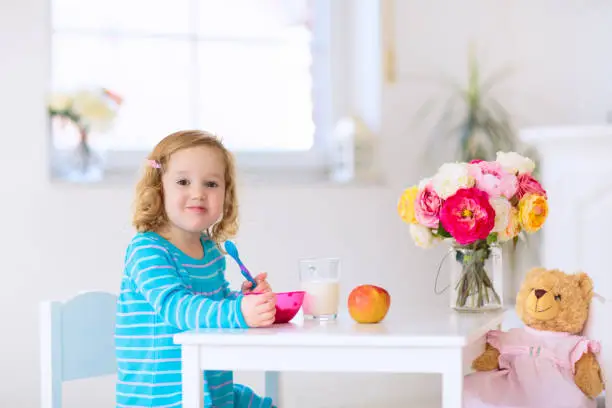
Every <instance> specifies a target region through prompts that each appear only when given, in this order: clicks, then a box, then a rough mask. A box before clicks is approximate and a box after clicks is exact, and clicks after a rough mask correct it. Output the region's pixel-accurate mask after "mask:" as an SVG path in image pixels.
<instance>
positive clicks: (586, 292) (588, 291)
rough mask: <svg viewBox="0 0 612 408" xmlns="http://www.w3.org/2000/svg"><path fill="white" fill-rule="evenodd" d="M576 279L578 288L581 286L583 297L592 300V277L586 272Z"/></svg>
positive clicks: (579, 273)
mask: <svg viewBox="0 0 612 408" xmlns="http://www.w3.org/2000/svg"><path fill="white" fill-rule="evenodd" d="M574 279H576V280H577V281H578V286H580V290H581V291H582V296H584V298H585V299H587V300H591V298H592V297H593V280H592V279H591V277H590V276H589V275H587V274H586V273H585V272H578V273H577V274H576V275H575V278H574Z"/></svg>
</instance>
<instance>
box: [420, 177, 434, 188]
mask: <svg viewBox="0 0 612 408" xmlns="http://www.w3.org/2000/svg"><path fill="white" fill-rule="evenodd" d="M429 183H431V177H426V178H424V179H422V180H421V181H419V190H423V189H424V188H425V187H427V185H428V184H429Z"/></svg>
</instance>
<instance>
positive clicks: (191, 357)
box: [181, 345, 204, 408]
mask: <svg viewBox="0 0 612 408" xmlns="http://www.w3.org/2000/svg"><path fill="white" fill-rule="evenodd" d="M181 353H182V356H181V359H182V365H183V367H182V375H183V408H203V407H204V395H203V393H204V378H203V373H202V369H200V348H199V347H198V346H197V345H183V346H182V351H181Z"/></svg>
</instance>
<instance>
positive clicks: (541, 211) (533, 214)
mask: <svg viewBox="0 0 612 408" xmlns="http://www.w3.org/2000/svg"><path fill="white" fill-rule="evenodd" d="M546 217H548V201H546V198H545V197H544V196H542V195H539V194H527V195H525V196H523V198H521V201H519V219H520V220H521V226H522V227H523V229H524V230H525V231H527V232H530V233H532V232H536V231H538V230H539V229H540V228H542V225H543V224H544V221H546Z"/></svg>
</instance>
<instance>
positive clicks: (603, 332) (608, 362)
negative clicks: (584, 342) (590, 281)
mask: <svg viewBox="0 0 612 408" xmlns="http://www.w3.org/2000/svg"><path fill="white" fill-rule="evenodd" d="M611 309H612V301H610V300H609V299H605V298H604V297H602V296H600V295H597V294H596V295H595V296H594V297H593V300H592V302H591V307H590V309H589V319H588V320H587V323H586V325H585V327H584V330H583V334H584V335H585V336H587V337H589V338H591V339H596V340H598V341H599V342H601V353H600V354H599V355H598V356H597V360H598V361H599V365H600V366H601V369H602V374H603V377H604V378H603V379H604V383H605V384H606V388H608V387H609V383H610V381H609V378H610V376H612V333H610V327H609V326H610V316H612V310H611ZM598 404H599V405H598V408H604V407H608V408H612V392H611V391H610V390H607V391H605V392H604V394H603V395H601V396H600V397H599V398H598Z"/></svg>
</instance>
